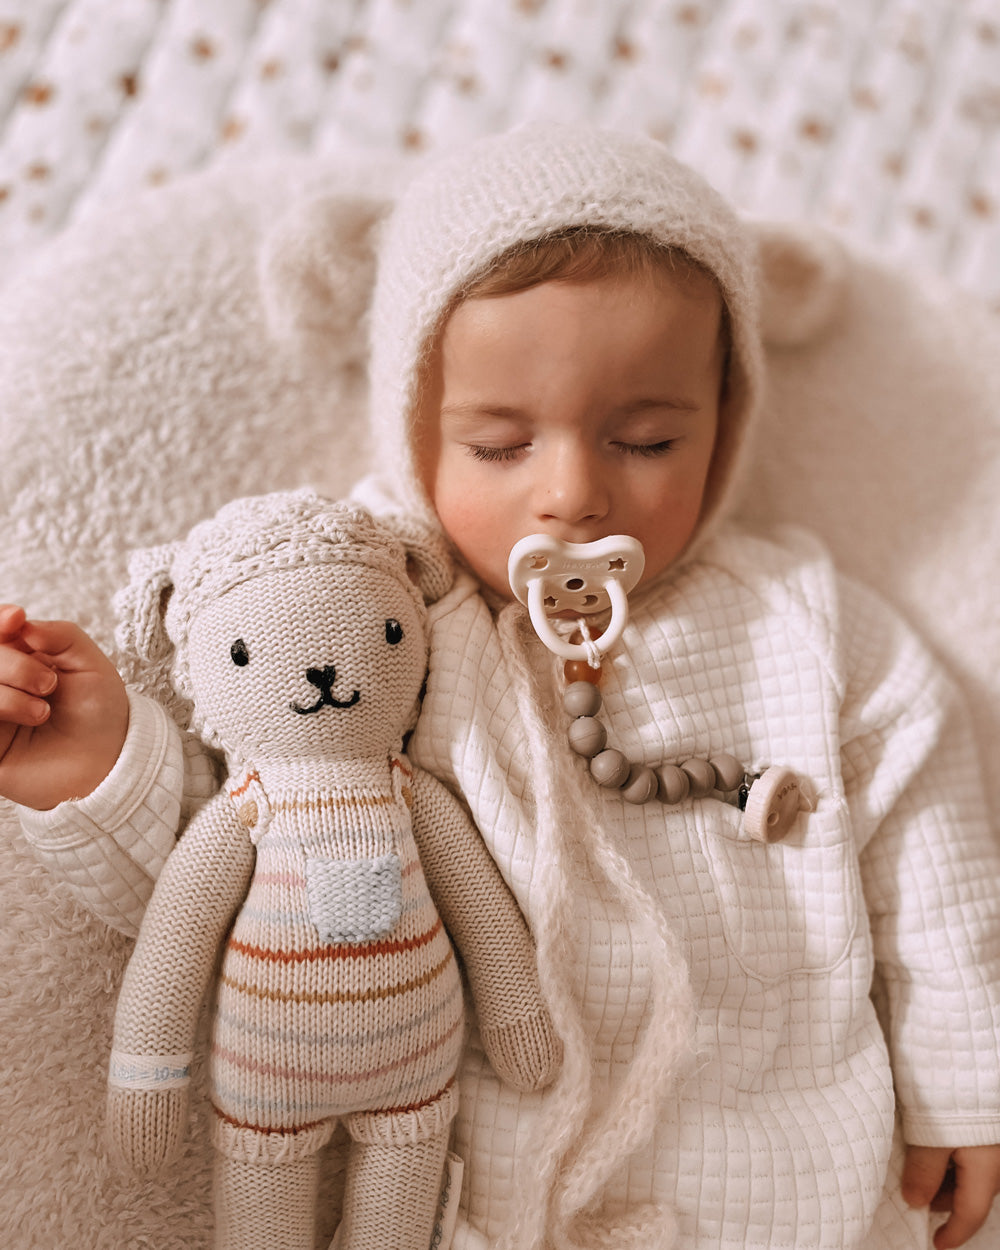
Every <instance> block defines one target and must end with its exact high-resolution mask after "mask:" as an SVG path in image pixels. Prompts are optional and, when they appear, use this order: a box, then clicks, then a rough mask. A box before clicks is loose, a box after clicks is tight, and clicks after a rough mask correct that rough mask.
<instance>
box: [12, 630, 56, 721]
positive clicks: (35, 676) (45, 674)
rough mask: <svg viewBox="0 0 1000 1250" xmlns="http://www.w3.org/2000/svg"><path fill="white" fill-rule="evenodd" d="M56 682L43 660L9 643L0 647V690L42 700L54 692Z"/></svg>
mask: <svg viewBox="0 0 1000 1250" xmlns="http://www.w3.org/2000/svg"><path fill="white" fill-rule="evenodd" d="M58 680H59V679H58V677H57V676H56V673H55V672H54V670H53V668H52V666H51V664H49V663H47V662H46V661H45V660H43V659H40V658H39V657H38V656H35V655H32V654H30V653H29V652H26V651H21V650H19V649H17V648H15V647H12V646H10V644H9V643H8V644H6V645H0V690H2V689H6V690H8V691H9V692H11V693H15V692H17V693H21V694H25V695H36V696H37V697H38V698H41V699H44V698H46V697H47V696H48V695H50V694H51V693H52V691H53V690H55V688H56V685H57V683H58ZM0 711H2V709H0Z"/></svg>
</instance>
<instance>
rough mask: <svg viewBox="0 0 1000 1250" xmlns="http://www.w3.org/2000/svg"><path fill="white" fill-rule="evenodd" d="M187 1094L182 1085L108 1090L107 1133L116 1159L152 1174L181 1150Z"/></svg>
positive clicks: (186, 1114)
mask: <svg viewBox="0 0 1000 1250" xmlns="http://www.w3.org/2000/svg"><path fill="white" fill-rule="evenodd" d="M188 1101H189V1095H188V1091H187V1089H186V1088H181V1089H163V1090H159V1089H157V1090H152V1089H110V1090H108V1134H109V1136H110V1138H111V1144H112V1147H113V1149H114V1152H115V1154H116V1155H117V1156H118V1158H119V1161H120V1162H122V1163H124V1164H125V1165H126V1166H127V1167H128V1168H129V1169H130V1170H131V1171H133V1172H134V1173H135V1174H136V1175H137V1176H152V1175H154V1174H155V1173H156V1172H158V1171H159V1170H160V1169H161V1168H162V1167H165V1166H166V1165H167V1164H168V1163H172V1162H173V1161H174V1160H175V1159H176V1158H177V1157H178V1155H179V1154H180V1152H181V1143H182V1141H183V1138H184V1130H185V1128H186V1127H187V1118H188Z"/></svg>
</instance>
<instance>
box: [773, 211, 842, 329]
mask: <svg viewBox="0 0 1000 1250" xmlns="http://www.w3.org/2000/svg"><path fill="white" fill-rule="evenodd" d="M753 229H754V233H755V234H756V236H757V243H758V249H759V252H758V254H759V260H760V271H761V322H762V333H763V337H764V342H765V343H767V344H769V345H771V346H775V347H799V346H801V345H802V344H804V343H808V342H810V341H811V340H812V339H815V338H817V337H818V336H819V335H820V334H822V333H823V332H824V331H825V330H827V329H828V328H829V327H830V326H831V325H832V324H833V322H834V321H835V320H836V318H837V316H838V315H839V313H840V311H841V309H842V307H843V304H844V301H845V297H846V292H847V279H848V259H847V253H846V251H845V250H844V248H843V247H842V245H841V244H840V243H839V242H838V241H837V240H836V239H835V238H834V237H833V236H832V235H831V234H828V233H827V232H826V231H823V230H820V229H818V228H816V227H808V226H801V225H796V224H792V223H788V222H782V223H775V222H756V223H755V224H754V227H753Z"/></svg>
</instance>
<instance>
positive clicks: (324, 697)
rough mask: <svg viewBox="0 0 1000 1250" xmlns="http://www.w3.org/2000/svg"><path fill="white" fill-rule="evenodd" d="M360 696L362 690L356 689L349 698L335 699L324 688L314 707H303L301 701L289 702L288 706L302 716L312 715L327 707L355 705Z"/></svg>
mask: <svg viewBox="0 0 1000 1250" xmlns="http://www.w3.org/2000/svg"><path fill="white" fill-rule="evenodd" d="M360 698H361V692H360V690H355V692H354V693H353V694H352V695H351V697H350V698H349V699H335V698H334V697H333V695H332V694H330V692H329V691H328V690H324V691H323V693H322V694H321V695H320V697H319V698H318V699H317V700H316V702H315V703H314V704H313V705H312V707H303V706H302V704H301V703H289V705H288V706H289V707H290V708H291V709H292V711H293V712H298V713H299V715H300V716H311V715H312V714H313V712H320V711H322V710H323V708H325V707H354V705H355V703H357V702H358V700H359V699H360Z"/></svg>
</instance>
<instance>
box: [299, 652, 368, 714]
mask: <svg viewBox="0 0 1000 1250" xmlns="http://www.w3.org/2000/svg"><path fill="white" fill-rule="evenodd" d="M336 680H337V670H336V668H335V667H334V665H332V664H328V665H327V666H326V667H325V668H307V669H306V681H307V682H309V684H310V685H311V686H315V687H316V689H317V690H318V691H319V692H320V696H319V699H318V700H317V701H316V702H315V703H314V704H312V706H311V707H303V705H302V704H301V703H291V704H290V705H289V706H290V707H291V709H292V711H293V712H298V713H299V715H301V716H311V715H312V713H313V712H318V711H320V709H321V708H324V707H353V706H354V705H355V703H357V702H358V700H359V699H360V698H361V692H360V691H359V690H355V691H354V693H353V694H352V695H351V697H350V698H349V699H335V698H334V696H333V683H334V682H335V681H336Z"/></svg>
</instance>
